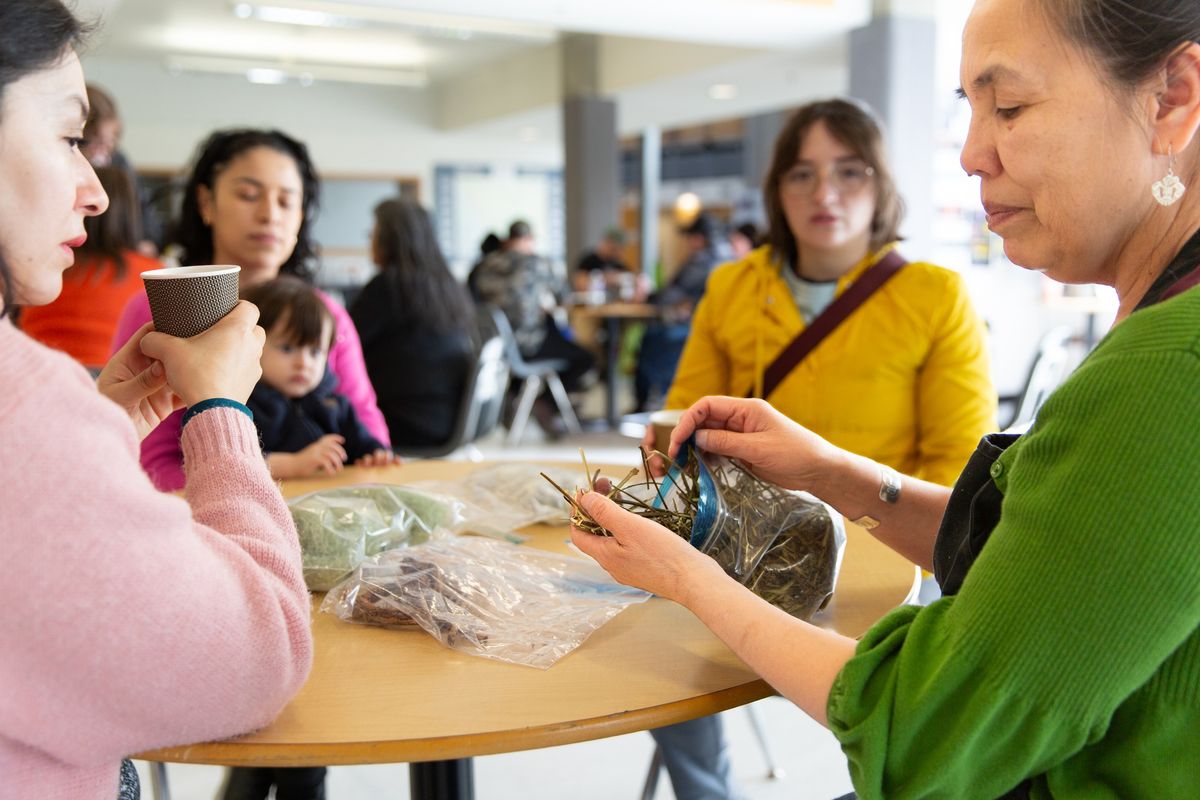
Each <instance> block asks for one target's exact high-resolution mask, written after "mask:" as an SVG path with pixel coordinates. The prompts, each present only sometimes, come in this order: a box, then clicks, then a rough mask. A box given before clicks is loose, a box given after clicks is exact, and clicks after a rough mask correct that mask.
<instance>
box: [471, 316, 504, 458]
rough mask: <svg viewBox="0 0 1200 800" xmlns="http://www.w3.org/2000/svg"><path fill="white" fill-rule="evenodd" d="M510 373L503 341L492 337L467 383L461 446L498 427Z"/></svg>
mask: <svg viewBox="0 0 1200 800" xmlns="http://www.w3.org/2000/svg"><path fill="white" fill-rule="evenodd" d="M508 372H509V368H508V362H507V361H506V360H505V353H504V340H503V339H501V338H500V337H499V336H493V337H492V338H490V339H488V340H487V341H486V342H484V343H483V347H481V348H480V349H479V356H478V358H477V359H476V360H475V369H474V370H472V372H471V377H470V379H469V380H468V387H467V393H466V404H465V407H464V408H463V412H462V429H463V434H462V441H461V442H460V443H459V444H460V445H462V444H467V443H468V442H473V441H475V440H476V439H479V438H480V437H483V436H486V435H488V434H489V433H491V432H492V431H493V430H494V429H495V427H496V425H497V424H499V422H500V412H501V411H502V410H503V408H504V395H505V392H506V391H507V390H508Z"/></svg>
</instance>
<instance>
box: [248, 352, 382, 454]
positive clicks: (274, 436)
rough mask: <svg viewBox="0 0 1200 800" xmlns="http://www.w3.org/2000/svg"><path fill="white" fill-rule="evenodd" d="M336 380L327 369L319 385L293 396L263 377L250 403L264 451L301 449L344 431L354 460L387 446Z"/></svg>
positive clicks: (283, 451)
mask: <svg viewBox="0 0 1200 800" xmlns="http://www.w3.org/2000/svg"><path fill="white" fill-rule="evenodd" d="M336 384H337V379H336V378H335V377H334V375H333V373H332V372H330V371H329V370H328V369H326V370H325V377H323V378H322V379H321V382H320V383H319V384H318V385H317V388H316V389H313V390H312V391H311V392H309V393H308V394H306V395H304V397H300V398H297V399H295V400H293V399H291V398H288V397H285V396H284V395H283V393H281V392H280V391H278V390H277V389H272V388H271V387H270V386H268V385H267V384H266V382H265V381H259V382H258V385H257V386H255V387H254V391H253V392H251V393H250V399H249V400H247V401H246V405H247V406H249V407H250V410H251V411H253V412H254V426H255V427H256V428H258V435H259V436H260V437H262V446H263V452H264V453H298V452H300V451H301V450H303V449H304V448H306V447H308V446H309V445H310V444H312V443H313V442H315V441H317V439H320V438H321V437H322V436H324V435H326V434H328V433H336V434H340V435H341V436H342V437H343V438H344V439H345V440H346V443H345V445H344V447H345V448H346V457H347V461H348V463H351V464H353V463H354V462H355V461H357V460H358V459H360V458H362V457H363V456H365V455H367V454H368V453H373V452H375V451H376V450H381V449H384V446H383V444H382V443H381V442H379V441H378V440H377V439H376V438H375V437H374V436H372V435H371V434H370V433H369V432H368V431H367V429H366V428H364V427H363V425H362V423H361V422H359V421H358V416H357V415H356V414H355V413H354V407H353V406H351V405H350V401H349V400H347V399H346V398H345V397H342V396H341V395H340V394H338V393H337V392H335V391H334V386H335V385H336Z"/></svg>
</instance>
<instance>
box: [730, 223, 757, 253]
mask: <svg viewBox="0 0 1200 800" xmlns="http://www.w3.org/2000/svg"><path fill="white" fill-rule="evenodd" d="M761 238H762V233H761V232H760V231H759V230H758V226H757V225H755V224H754V223H753V222H743V223H742V224H741V225H738V226H737V227H736V228H734V229H733V230H731V231H730V232H729V246H730V247H731V248H732V249H733V257H734V258H735V259H742V258H745V257H746V256H748V255H750V251H751V250H753V249H754V248H756V247H758V246H759V245H760V244H762V242H761V241H760V239H761Z"/></svg>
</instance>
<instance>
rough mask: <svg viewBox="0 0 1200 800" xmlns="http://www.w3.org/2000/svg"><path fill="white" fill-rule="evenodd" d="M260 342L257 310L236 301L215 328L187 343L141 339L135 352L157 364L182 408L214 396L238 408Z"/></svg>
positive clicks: (253, 379) (248, 388)
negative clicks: (181, 402) (235, 404)
mask: <svg viewBox="0 0 1200 800" xmlns="http://www.w3.org/2000/svg"><path fill="white" fill-rule="evenodd" d="M134 338H137V337H134ZM264 341H266V333H265V332H264V331H263V329H262V328H260V327H259V326H258V307H257V306H255V305H253V304H251V303H247V302H246V301H245V300H241V301H239V302H238V304H237V305H236V306H234V307H233V310H232V311H230V312H229V313H228V314H226V315H225V316H224V317H223V318H222V319H221V320H220V321H219V322H217V324H216V325H213V326H212V327H211V328H209V329H208V330H206V331H205V332H204V333H201V334H198V335H196V336H193V337H191V338H190V339H180V338H178V337H175V336H168V335H167V334H165V333H154V332H151V333H147V334H145V335H144V336H143V338H142V340H141V351H142V352H143V353H144V354H145V355H146V356H148V357H149V358H151V359H155V360H157V361H161V362H162V364H163V366H164V367H165V369H166V374H167V384H168V385H169V386H170V387H171V389H172V390H173V391H174V392H175V394H176V395H178V396H179V397H181V398H182V399H183V403H184V405H187V406H193V405H195V404H196V403H199V402H200V401H201V400H209V399H211V398H214V397H224V398H228V399H230V400H236V401H238V402H239V403H244V402H246V398H248V397H249V396H250V392H252V391H253V390H254V384H256V383H258V379H259V377H260V376H261V375H262V368H261V367H260V366H259V359H260V358H261V356H262V348H263V342H264Z"/></svg>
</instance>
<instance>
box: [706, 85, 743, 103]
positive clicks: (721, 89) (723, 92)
mask: <svg viewBox="0 0 1200 800" xmlns="http://www.w3.org/2000/svg"><path fill="white" fill-rule="evenodd" d="M708 96H709V97H710V98H712V99H713V100H732V99H733V98H735V97H737V87H736V86H734V85H733V84H732V83H714V84H713V85H712V86H710V87H708Z"/></svg>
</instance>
